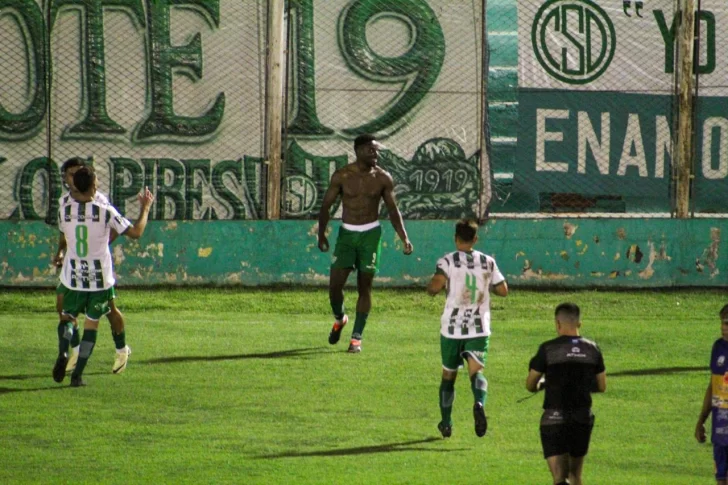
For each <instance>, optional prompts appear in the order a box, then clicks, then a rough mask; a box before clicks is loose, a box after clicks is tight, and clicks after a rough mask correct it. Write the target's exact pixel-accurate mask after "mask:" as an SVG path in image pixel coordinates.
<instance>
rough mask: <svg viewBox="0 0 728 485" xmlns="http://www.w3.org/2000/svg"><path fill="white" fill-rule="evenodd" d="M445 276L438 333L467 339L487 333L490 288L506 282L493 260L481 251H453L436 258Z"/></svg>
mask: <svg viewBox="0 0 728 485" xmlns="http://www.w3.org/2000/svg"><path fill="white" fill-rule="evenodd" d="M437 273H438V274H442V275H444V276H445V277H446V278H447V301H446V302H445V310H444V311H443V312H442V317H441V318H440V333H441V334H442V335H443V336H444V337H447V338H452V339H466V338H473V337H484V336H488V335H490V287H491V285H497V284H499V283H502V282H503V281H505V278H504V277H503V275H502V274H501V272H500V270H499V269H498V265H497V264H496V263H495V259H493V258H492V257H490V256H488V255H487V254H483V253H481V252H480V251H471V252H466V251H455V252H454V253H450V254H446V255H445V256H443V257H442V258H440V259H439V260H438V261H437Z"/></svg>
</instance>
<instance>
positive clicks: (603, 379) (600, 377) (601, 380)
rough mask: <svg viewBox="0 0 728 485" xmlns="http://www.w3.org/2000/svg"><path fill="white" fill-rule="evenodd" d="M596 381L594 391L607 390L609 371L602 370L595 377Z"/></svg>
mask: <svg viewBox="0 0 728 485" xmlns="http://www.w3.org/2000/svg"><path fill="white" fill-rule="evenodd" d="M594 381H595V383H596V385H595V386H594V389H592V390H591V391H592V392H605V391H606V390H607V373H606V372H600V373H599V374H597V375H596V376H595V378H594Z"/></svg>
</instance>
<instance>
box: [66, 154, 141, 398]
mask: <svg viewBox="0 0 728 485" xmlns="http://www.w3.org/2000/svg"><path fill="white" fill-rule="evenodd" d="M73 183H74V185H75V187H76V189H77V191H78V194H72V195H71V197H70V198H69V199H68V200H67V201H66V202H65V203H64V204H63V205H62V206H61V207H60V208H59V212H58V216H59V217H58V220H59V229H60V230H61V232H62V233H63V237H64V238H65V240H66V243H67V248H68V250H67V252H66V254H65V257H64V259H63V268H62V270H61V278H60V279H61V284H62V285H63V286H64V287H65V288H66V289H67V290H66V291H65V294H64V297H63V314H64V316H66V317H67V320H75V319H76V317H77V316H78V315H79V314H80V313H84V314H85V315H86V320H85V322H84V332H83V337H82V338H81V349H80V352H79V357H78V363H77V364H76V368H75V369H74V371H73V374H72V375H71V386H72V387H78V386H83V385H85V384H84V382H83V379H82V374H83V370H84V368H85V367H86V364H87V362H88V359H89V358H90V356H91V353H92V351H93V348H94V345H95V344H96V333H97V329H98V326H99V319H100V318H101V317H102V316H103V315H106V314H107V313H108V312H109V303H110V302H111V301H112V300H113V299H114V298H115V297H116V295H115V291H114V283H115V279H114V273H113V267H112V260H111V252H110V251H109V234H110V232H111V230H112V229H113V230H115V231H116V232H117V233H118V234H120V235H122V234H123V235H125V236H127V237H131V238H132V239H138V238H139V237H141V236H142V234H143V233H144V229H145V228H146V225H147V218H148V216H149V209H150V207H151V205H152V202H153V201H154V196H153V195H152V193H151V192H149V189H146V188H145V189H144V192H142V193H141V194H140V195H139V203H140V204H141V213H140V215H139V219H138V220H137V222H136V223H135V224H132V223H131V222H130V221H129V220H127V219H126V218H124V217H123V216H122V215H121V214H119V212H118V211H117V210H116V209H115V208H114V207H113V206H111V205H103V204H100V203H98V202H97V201H96V200H95V199H94V194H95V192H96V176H95V174H94V172H93V170H92V169H91V168H90V167H82V168H80V169H79V170H78V171H77V172H76V173H75V174H74V176H73ZM69 326H70V323H69V322H68V321H61V322H60V323H59V325H58V358H57V360H56V365H55V366H54V367H53V379H54V380H55V381H56V382H62V381H63V379H64V377H65V371H66V365H67V364H68V350H69V346H70V339H71V332H70V328H69ZM124 338H125V335H124V333H121V334H120V335H116V334H114V340H117V339H121V340H123V339H124ZM119 346H121V347H122V348H124V347H125V343H124V342H119V343H117V348H119ZM127 356H128V355H127V354H122V355H120V354H117V360H121V361H123V362H121V363H120V364H119V365H123V366H125V365H126V357H127ZM115 365H116V363H115Z"/></svg>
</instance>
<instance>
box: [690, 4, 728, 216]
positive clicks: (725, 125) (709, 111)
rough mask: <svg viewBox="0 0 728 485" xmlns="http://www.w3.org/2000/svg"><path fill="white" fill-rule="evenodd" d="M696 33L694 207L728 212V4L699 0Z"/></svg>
mask: <svg viewBox="0 0 728 485" xmlns="http://www.w3.org/2000/svg"><path fill="white" fill-rule="evenodd" d="M697 6H698V12H697V13H696V16H695V17H696V22H695V31H696V32H695V34H696V39H697V41H696V43H697V45H698V49H699V53H700V54H699V56H697V58H696V68H695V77H696V95H697V96H696V103H695V117H694V121H695V130H694V131H695V135H694V147H695V149H694V153H695V159H694V162H693V167H692V168H693V170H692V172H693V174H694V178H693V185H692V189H693V190H692V196H693V197H692V201H693V204H692V206H691V209H692V210H693V211H694V213H695V214H706V215H707V214H716V213H718V214H725V213H727V212H728V191H727V189H728V185H727V184H726V177H728V117H726V112H728V57H727V56H726V55H724V54H723V50H722V49H720V46H721V45H723V43H724V42H725V41H727V40H728V31H726V30H725V29H722V28H721V27H722V26H723V25H726V22H728V6H727V5H726V3H725V2H720V1H717V0H701V1H700V2H697Z"/></svg>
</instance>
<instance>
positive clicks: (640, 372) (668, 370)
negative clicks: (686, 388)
mask: <svg viewBox="0 0 728 485" xmlns="http://www.w3.org/2000/svg"><path fill="white" fill-rule="evenodd" d="M709 370H710V368H709V367H706V366H696V367H656V368H654V369H634V370H622V371H617V372H609V371H607V376H608V377H630V376H660V375H670V374H682V373H685V372H706V371H709Z"/></svg>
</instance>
